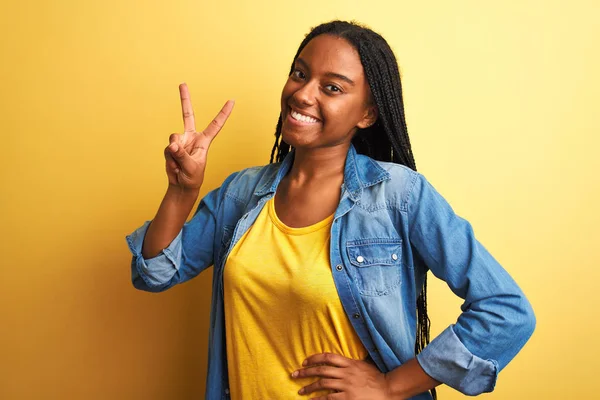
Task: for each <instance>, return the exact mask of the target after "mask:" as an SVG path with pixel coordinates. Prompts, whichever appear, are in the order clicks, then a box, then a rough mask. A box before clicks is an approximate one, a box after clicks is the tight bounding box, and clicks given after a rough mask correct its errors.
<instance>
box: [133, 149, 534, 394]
mask: <svg viewBox="0 0 600 400" xmlns="http://www.w3.org/2000/svg"><path fill="white" fill-rule="evenodd" d="M293 157H294V152H293V151H292V152H291V153H289V154H288V156H287V157H286V158H285V160H284V161H283V162H282V163H277V164H270V165H266V166H263V167H255V168H249V169H245V170H242V171H239V172H236V173H234V174H232V175H230V176H229V177H228V178H227V179H226V180H225V181H224V182H223V185H222V186H221V187H220V188H217V189H215V190H213V191H211V192H210V193H208V194H207V195H206V196H205V197H204V198H203V199H202V200H201V202H200V204H199V206H198V208H197V210H196V212H195V214H194V217H193V218H192V219H191V220H190V221H189V222H187V223H186V224H185V225H184V227H183V229H182V230H181V232H180V233H179V234H178V236H177V237H176V238H175V239H174V240H173V242H172V243H171V244H170V245H169V246H168V247H167V248H165V249H164V250H163V251H162V252H161V253H160V254H158V255H157V256H156V257H154V258H151V259H144V258H143V257H142V254H141V249H142V243H143V240H144V235H145V233H146V230H147V228H148V225H149V222H146V223H145V224H144V225H143V226H142V227H140V228H138V229H137V230H136V231H134V232H133V233H132V234H131V235H129V236H127V242H128V245H129V248H130V250H131V252H132V254H133V258H132V262H131V275H132V281H133V285H134V286H135V287H136V288H137V289H141V290H145V291H150V292H160V291H164V290H166V289H168V288H170V287H172V286H173V285H176V284H178V283H182V282H185V281H187V280H189V279H191V278H193V277H195V276H196V275H198V274H199V273H200V272H202V271H203V270H205V269H206V268H208V267H209V266H211V265H214V268H215V269H214V272H213V282H212V306H211V313H210V332H209V353H208V375H207V382H206V399H208V400H217V399H219V400H220V399H228V398H229V385H228V372H227V356H226V348H225V319H224V307H223V268H224V266H225V261H226V259H227V256H228V254H229V252H230V251H231V249H232V248H233V246H235V244H236V243H237V242H238V240H239V239H240V238H241V237H242V235H243V234H244V233H245V232H246V231H248V229H249V228H250V227H251V226H252V224H253V223H254V221H255V220H256V218H257V216H258V214H259V213H260V211H261V210H262V208H263V206H264V205H265V203H266V202H267V200H269V199H270V198H272V197H273V196H274V195H275V191H276V189H277V185H278V184H279V182H280V181H281V179H282V178H283V177H284V176H285V175H286V173H287V172H288V171H289V170H290V168H291V166H292V163H293ZM330 240H331V242H330V261H331V273H332V275H333V279H334V282H335V285H336V288H337V292H338V295H339V298H340V300H341V303H342V305H343V308H344V310H345V312H346V314H347V316H348V318H349V320H350V322H351V324H352V326H353V328H354V329H355V331H356V333H357V334H358V336H359V338H360V340H361V342H362V343H363V345H364V346H365V348H366V349H367V351H368V352H369V355H370V357H371V358H372V359H373V361H374V362H375V364H376V365H377V367H378V368H379V370H380V371H381V372H389V371H391V370H393V369H394V368H396V367H398V366H400V365H402V364H403V363H406V362H407V361H408V360H410V359H412V358H414V357H415V352H414V347H415V337H416V326H417V322H416V299H417V297H418V295H419V291H420V289H421V287H422V284H423V280H424V278H425V274H426V273H427V271H428V270H431V272H432V273H433V274H434V275H435V276H436V277H438V278H440V279H442V280H444V281H445V282H446V283H447V284H448V286H449V287H450V289H451V290H452V291H453V292H454V293H455V294H456V295H457V296H460V297H461V298H462V299H464V303H463V304H462V306H461V311H462V312H461V313H460V315H459V317H458V320H457V321H456V323H455V324H452V325H450V326H448V327H447V328H446V329H445V330H444V331H443V332H442V333H441V334H440V335H439V336H437V337H436V338H434V339H433V340H432V341H431V343H430V344H429V345H428V346H427V347H426V348H425V349H424V350H423V351H422V352H421V353H420V354H418V355H417V360H418V362H419V364H420V365H421V367H422V368H423V369H424V370H425V372H426V373H427V374H428V375H430V376H431V377H433V378H435V379H436V380H438V381H440V382H442V383H444V384H446V385H449V386H451V387H453V388H455V389H456V390H459V391H460V392H462V393H464V394H468V395H477V394H480V393H483V392H490V391H492V390H493V389H494V386H495V384H496V379H497V376H498V373H499V371H500V370H502V369H503V368H504V367H505V366H506V365H507V364H508V362H509V361H510V360H511V359H512V358H513V357H514V356H515V355H516V354H517V352H518V351H519V350H520V349H521V348H522V347H523V346H524V345H525V342H526V341H527V340H528V339H529V337H530V336H531V335H532V333H533V330H534V327H535V317H534V314H533V311H532V308H531V305H530V303H529V302H528V301H527V299H526V298H525V296H524V294H523V292H522V291H521V290H520V289H519V287H518V286H517V284H516V283H515V281H514V280H513V279H512V278H511V277H510V275H509V274H508V273H507V272H506V271H505V270H504V269H503V268H502V266H501V265H500V264H499V263H498V262H497V261H496V260H495V259H494V258H493V257H492V255H490V253H489V252H488V251H487V250H486V249H485V248H484V246H483V245H482V244H481V243H480V242H479V241H478V240H477V239H476V238H475V236H474V234H473V229H472V227H471V225H470V223H469V222H468V221H466V220H464V219H463V218H461V217H459V216H458V215H456V214H455V213H454V211H453V210H452V208H451V206H450V205H449V204H448V202H447V201H446V200H444V198H443V197H442V196H441V195H440V194H439V193H438V192H437V191H436V190H435V189H434V188H433V187H432V185H431V184H430V183H429V182H428V181H427V180H426V179H425V177H424V176H423V175H422V174H420V173H418V172H415V171H413V170H411V169H409V168H407V167H405V166H402V165H399V164H394V163H386V162H379V161H375V160H373V159H371V158H369V157H366V156H364V155H359V154H357V153H356V150H355V149H354V147H353V146H351V147H350V148H349V151H348V154H347V158H346V164H345V167H344V183H343V185H342V187H341V198H340V203H339V205H338V207H337V210H336V211H335V215H334V220H333V223H332V227H331V239H330ZM298 306H299V307H301V306H302V305H301V304H299V305H298ZM307 356H309V354H307ZM290 372H292V371H290ZM412 399H418V400H426V399H431V395H430V394H429V393H428V392H425V393H422V394H420V395H417V396H414V397H412Z"/></svg>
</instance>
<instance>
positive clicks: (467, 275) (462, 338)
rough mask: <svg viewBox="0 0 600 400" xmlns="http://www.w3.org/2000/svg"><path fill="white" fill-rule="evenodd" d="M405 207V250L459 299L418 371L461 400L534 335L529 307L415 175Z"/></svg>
mask: <svg viewBox="0 0 600 400" xmlns="http://www.w3.org/2000/svg"><path fill="white" fill-rule="evenodd" d="M413 182H414V184H413V187H412V189H411V192H410V196H409V201H408V216H409V224H410V225H409V226H410V231H409V234H410V242H411V245H412V246H413V249H414V250H415V251H416V252H417V253H418V255H419V256H420V257H421V258H422V259H423V261H424V262H425V264H426V265H427V267H429V269H431V271H432V273H433V274H434V275H435V276H436V277H438V278H440V279H442V280H444V281H445V282H446V283H447V284H448V286H449V287H450V289H451V290H452V291H453V292H454V293H455V294H456V295H457V296H459V297H461V298H462V299H464V300H465V301H464V303H463V305H462V306H461V309H462V313H461V314H460V316H459V317H458V320H457V322H456V324H453V325H451V326H449V327H448V328H446V329H445V330H444V331H443V332H442V333H441V334H440V335H439V336H438V337H436V338H435V339H434V340H432V342H431V343H430V344H429V345H428V346H427V347H426V348H425V349H424V350H423V351H422V352H421V353H420V354H418V355H417V357H416V359H417V361H418V363H419V365H420V366H421V367H422V369H423V370H424V371H425V372H426V373H427V375H429V376H431V377H432V378H434V379H435V380H437V381H440V382H443V383H445V384H447V385H449V386H451V387H453V388H455V389H457V390H459V391H461V392H462V393H465V394H469V395H477V394H480V393H483V392H491V391H492V390H493V389H494V386H495V383H496V379H497V375H498V372H500V370H502V369H503V368H504V367H505V366H506V365H507V364H508V362H509V361H510V360H512V359H513V357H514V356H515V355H516V354H517V353H518V351H519V350H520V349H521V348H522V347H523V346H524V345H525V342H526V341H527V340H528V339H529V337H530V336H531V335H532V333H533V330H534V327H535V317H534V314H533V310H532V308H531V305H530V304H529V302H528V301H527V299H526V298H525V295H524V294H523V292H522V291H521V289H520V288H519V287H518V286H517V284H516V283H515V281H514V280H513V279H512V278H511V276H510V275H509V274H508V273H507V272H506V271H505V270H504V269H503V268H502V266H501V265H500V264H499V263H498V262H497V261H496V260H495V259H494V258H493V257H492V255H491V254H490V253H489V252H488V251H487V250H486V249H485V248H484V247H483V245H482V244H481V243H479V241H477V240H476V239H475V236H474V233H473V229H472V227H471V225H470V223H469V222H468V221H466V220H464V219H462V218H461V217H459V216H458V215H456V214H455V213H454V211H453V210H452V208H451V207H450V205H449V204H448V203H447V202H446V200H445V199H444V198H443V197H442V196H441V195H440V194H439V193H438V192H437V191H436V190H435V189H434V188H433V186H431V184H430V183H429V182H428V181H427V180H426V179H425V178H424V177H423V176H422V175H421V174H418V173H417V174H416V175H415V179H414V181H413Z"/></svg>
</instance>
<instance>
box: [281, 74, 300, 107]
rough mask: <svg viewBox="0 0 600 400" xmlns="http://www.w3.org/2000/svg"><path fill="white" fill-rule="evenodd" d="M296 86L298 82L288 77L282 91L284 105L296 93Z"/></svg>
mask: <svg viewBox="0 0 600 400" xmlns="http://www.w3.org/2000/svg"><path fill="white" fill-rule="evenodd" d="M296 86H297V84H296V83H295V82H294V81H292V80H291V79H288V80H287V81H286V82H285V85H283V90H282V91H281V104H282V105H284V104H285V103H286V102H287V99H289V98H290V96H291V95H292V94H293V93H294V91H295V87H296Z"/></svg>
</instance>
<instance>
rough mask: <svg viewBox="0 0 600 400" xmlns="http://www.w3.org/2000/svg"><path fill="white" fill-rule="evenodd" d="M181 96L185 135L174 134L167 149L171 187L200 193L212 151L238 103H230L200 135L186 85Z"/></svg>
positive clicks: (183, 86)
mask: <svg viewBox="0 0 600 400" xmlns="http://www.w3.org/2000/svg"><path fill="white" fill-rule="evenodd" d="M179 96H180V98H181V112H182V114H183V128H184V132H183V133H182V134H178V133H174V134H172V135H171V136H170V137H169V145H168V146H167V147H166V148H165V160H166V168H167V176H168V178H169V186H177V187H179V188H181V189H184V190H198V189H200V186H202V182H203V181H204V171H205V169H206V158H207V154H208V148H209V147H210V144H211V143H212V141H213V139H214V138H215V136H217V134H218V133H219V131H220V130H221V128H222V127H223V125H225V121H227V118H228V117H229V114H231V110H232V109H233V104H234V101H233V100H229V101H227V102H226V103H225V105H224V106H223V108H222V109H221V111H219V114H217V116H216V117H215V119H213V120H212V121H211V122H210V124H208V126H207V127H206V129H204V130H203V131H201V132H196V125H195V121H194V110H193V109H192V102H191V100H190V92H189V90H188V87H187V85H186V84H185V83H182V84H181V85H179Z"/></svg>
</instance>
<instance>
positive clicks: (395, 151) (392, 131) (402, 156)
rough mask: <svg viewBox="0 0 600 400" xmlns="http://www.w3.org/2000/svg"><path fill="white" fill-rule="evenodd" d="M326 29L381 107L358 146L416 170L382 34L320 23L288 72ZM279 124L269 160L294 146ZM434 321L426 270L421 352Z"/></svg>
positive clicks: (418, 346)
mask: <svg viewBox="0 0 600 400" xmlns="http://www.w3.org/2000/svg"><path fill="white" fill-rule="evenodd" d="M323 34H328V35H333V36H337V37H340V38H344V39H345V40H347V41H348V42H349V43H350V44H351V45H352V46H353V47H354V48H355V49H356V50H357V52H358V54H359V56H360V61H361V64H362V66H363V69H364V71H365V76H366V79H367V82H368V83H369V87H370V89H371V94H372V96H373V100H374V102H375V105H376V107H377V111H378V117H377V120H376V121H375V123H374V124H373V125H371V126H369V127H367V128H364V129H358V131H357V132H356V134H355V135H354V137H353V138H352V144H353V145H354V147H355V148H356V151H357V152H358V153H360V154H364V155H367V156H369V157H371V158H373V159H375V160H379V161H388V162H395V163H398V164H402V165H405V166H407V167H409V168H411V169H412V170H415V171H416V169H417V167H416V164H415V159H414V157H413V153H412V149H411V145H410V140H409V137H408V130H407V128H406V120H405V117H404V102H403V100H402V84H401V82H400V72H399V71H398V63H397V61H396V57H395V56H394V53H393V51H392V49H391V48H390V46H389V45H388V43H387V42H386V41H385V39H384V38H383V37H382V36H381V35H379V34H378V33H376V32H373V31H372V30H371V29H369V28H367V27H365V26H362V25H360V24H358V23H356V22H354V21H353V22H346V21H331V22H327V23H324V24H321V25H319V26H317V27H315V28H313V29H312V30H311V32H310V33H309V34H308V35H306V37H305V38H304V40H303V41H302V43H301V44H300V47H299V48H298V51H297V52H296V56H295V57H294V62H292V67H291V70H290V74H291V73H292V72H293V70H294V63H295V61H296V59H297V58H298V56H299V55H300V52H301V51H302V49H304V47H305V46H306V45H307V44H308V42H310V41H311V40H312V39H314V38H315V37H317V36H319V35H323ZM281 125H282V119H281V115H280V116H279V121H278V122H277V128H276V130H275V143H274V145H273V149H272V150H271V159H270V162H271V163H273V162H281V161H283V159H284V158H285V156H286V155H287V154H288V153H289V152H290V150H291V149H290V145H289V144H287V143H286V142H285V141H284V140H283V139H282V138H281ZM430 326H431V321H430V320H429V317H428V316H427V275H426V276H425V280H424V281H423V287H422V288H421V292H420V293H419V297H418V298H417V335H416V341H415V354H418V353H420V352H421V351H422V350H423V349H424V348H425V346H426V345H428V344H429V340H430V335H429V330H430ZM431 394H432V396H433V398H434V400H435V399H437V393H436V390H435V389H431Z"/></svg>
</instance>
